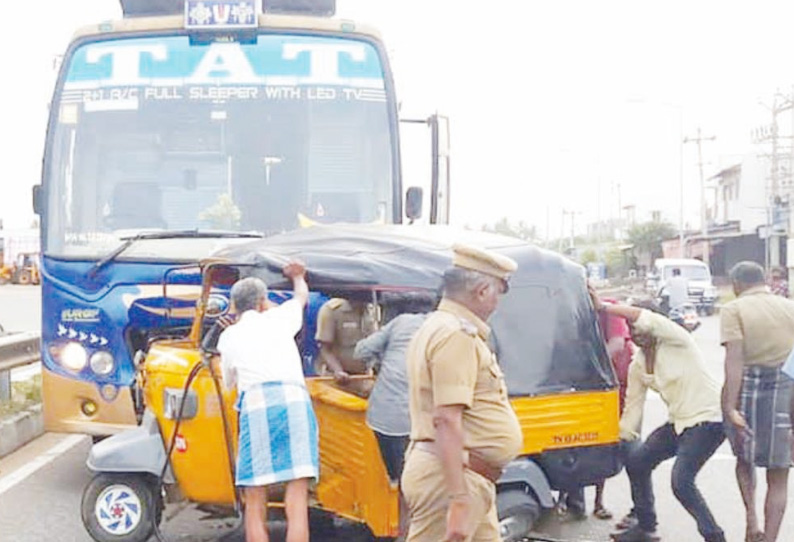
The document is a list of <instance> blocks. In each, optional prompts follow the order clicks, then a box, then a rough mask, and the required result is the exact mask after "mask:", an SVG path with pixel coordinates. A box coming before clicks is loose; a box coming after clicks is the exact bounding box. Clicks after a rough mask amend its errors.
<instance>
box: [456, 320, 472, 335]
mask: <svg viewBox="0 0 794 542" xmlns="http://www.w3.org/2000/svg"><path fill="white" fill-rule="evenodd" d="M458 320H459V321H460V329H462V330H463V332H464V333H465V334H466V335H471V336H472V337H476V336H477V326H475V325H474V324H472V323H471V322H469V321H468V320H466V319H465V318H459V319H458Z"/></svg>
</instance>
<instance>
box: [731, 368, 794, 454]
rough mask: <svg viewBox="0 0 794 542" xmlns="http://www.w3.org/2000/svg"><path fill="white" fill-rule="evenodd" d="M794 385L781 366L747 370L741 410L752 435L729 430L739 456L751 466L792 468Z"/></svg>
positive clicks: (733, 445) (745, 371) (743, 385)
mask: <svg viewBox="0 0 794 542" xmlns="http://www.w3.org/2000/svg"><path fill="white" fill-rule="evenodd" d="M793 384H794V381H792V380H791V378H789V377H788V376H787V375H786V374H785V373H783V372H782V371H781V370H780V368H779V367H760V366H750V367H745V369H744V376H743V378H742V392H741V396H740V401H739V411H740V412H741V413H742V415H743V416H744V419H745V420H746V422H747V425H748V427H749V429H750V431H751V433H749V434H747V433H742V434H737V432H736V431H735V430H733V428H732V427H729V436H730V441H731V445H732V447H733V450H734V453H735V454H736V456H737V457H739V458H741V459H743V460H744V461H745V462H746V463H748V464H750V465H755V466H757V467H764V468H768V469H780V468H786V469H787V468H789V467H790V466H791V439H792V436H791V415H790V408H791V393H792V385H793ZM728 425H730V424H728Z"/></svg>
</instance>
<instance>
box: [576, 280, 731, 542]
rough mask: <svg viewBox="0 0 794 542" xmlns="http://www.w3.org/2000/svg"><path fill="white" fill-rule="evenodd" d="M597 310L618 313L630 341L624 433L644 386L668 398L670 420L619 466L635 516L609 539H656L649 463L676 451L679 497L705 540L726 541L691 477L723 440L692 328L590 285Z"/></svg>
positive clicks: (629, 437) (634, 424)
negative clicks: (613, 301)
mask: <svg viewBox="0 0 794 542" xmlns="http://www.w3.org/2000/svg"><path fill="white" fill-rule="evenodd" d="M590 293H591V296H592V298H593V306H594V307H595V308H596V310H598V311H603V312H606V313H608V314H610V315H612V316H618V317H621V318H624V319H625V320H626V321H627V323H628V326H629V330H630V332H631V340H632V341H633V342H634V344H635V345H636V346H637V348H636V350H635V352H634V356H633V358H632V361H631V365H629V374H628V385H627V388H626V402H625V409H624V411H623V415H622V416H621V418H620V436H621V439H622V440H624V441H629V442H632V441H637V440H639V438H640V426H641V424H642V416H643V410H644V406H645V398H646V395H647V391H648V389H652V390H654V391H657V392H658V393H659V395H660V396H661V397H662V399H663V401H664V402H665V403H666V404H667V409H668V411H669V415H670V418H669V419H670V421H669V422H667V423H665V424H663V425H661V426H660V427H658V428H657V429H656V430H654V431H653V432H652V433H651V434H650V435H649V436H648V438H647V439H646V440H645V442H643V443H642V444H639V445H638V446H637V447H636V448H635V449H634V450H632V451H631V452H630V454H629V457H628V460H627V461H626V472H627V473H628V475H629V482H630V485H631V497H632V501H633V503H634V509H635V512H636V516H637V523H636V524H633V525H631V526H629V527H628V528H627V529H625V530H622V531H618V532H615V533H612V534H611V535H610V536H611V537H612V539H613V540H615V541H616V542H655V541H658V540H659V536H658V535H657V534H656V525H657V518H656V510H655V504H654V495H653V482H652V480H651V475H652V473H653V470H654V469H655V468H656V467H657V466H658V465H659V464H660V463H661V462H662V461H664V460H666V459H670V458H672V457H675V463H674V464H673V472H672V476H671V478H672V480H671V481H672V487H673V493H674V494H675V496H676V498H677V499H678V501H679V502H680V503H681V504H682V505H683V506H684V508H685V509H686V511H687V512H689V514H690V515H691V516H692V518H693V519H694V520H695V522H696V523H697V527H698V532H699V533H700V535H701V536H702V537H703V539H704V540H705V541H706V542H725V534H724V532H723V530H722V529H721V528H720V526H719V525H718V524H717V522H716V521H715V519H714V516H713V515H712V514H711V511H710V510H709V507H708V505H707V504H706V501H705V499H704V498H703V495H702V494H701V493H700V491H699V489H698V487H697V485H696V484H695V478H696V477H697V474H698V473H699V472H700V470H701V469H702V468H703V465H704V464H705V463H706V461H708V459H709V458H710V457H711V456H712V455H714V453H715V452H716V451H717V448H719V446H720V444H721V443H722V442H723V441H724V440H725V434H724V432H723V428H722V411H721V409H720V388H719V384H718V383H717V381H716V380H715V379H714V378H713V377H712V376H711V374H710V373H709V371H708V368H707V367H706V363H705V361H704V359H703V355H702V353H701V352H700V349H699V348H698V346H697V344H696V343H695V340H694V339H693V337H692V335H691V334H690V333H688V332H687V331H686V330H685V329H684V328H682V327H681V326H679V325H678V324H676V323H675V322H673V321H671V320H670V319H669V318H667V317H666V316H664V315H662V314H657V313H655V312H653V311H651V310H648V309H641V308H639V307H633V306H625V305H607V304H604V303H603V302H602V301H601V299H600V298H599V297H598V294H597V293H596V292H595V290H593V289H592V288H591V290H590Z"/></svg>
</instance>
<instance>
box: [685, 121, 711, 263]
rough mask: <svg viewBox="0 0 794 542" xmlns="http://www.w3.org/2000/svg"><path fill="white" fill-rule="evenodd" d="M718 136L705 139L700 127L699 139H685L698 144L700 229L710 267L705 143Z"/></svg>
mask: <svg viewBox="0 0 794 542" xmlns="http://www.w3.org/2000/svg"><path fill="white" fill-rule="evenodd" d="M715 139H717V137H716V136H709V137H703V135H702V134H701V132H700V127H698V135H697V137H691V138H690V137H685V138H684V143H697V146H698V170H699V171H700V227H701V230H702V232H701V235H702V236H703V243H704V245H705V248H704V250H703V263H705V264H706V265H709V259H710V256H711V254H710V252H711V246H710V245H709V239H708V236H709V224H708V217H707V216H706V214H707V213H706V180H705V179H704V178H703V142H704V141H714V140H715Z"/></svg>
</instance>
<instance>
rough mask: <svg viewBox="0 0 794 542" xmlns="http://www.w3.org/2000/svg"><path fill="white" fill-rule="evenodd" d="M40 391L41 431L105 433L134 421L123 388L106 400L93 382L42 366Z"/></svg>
mask: <svg viewBox="0 0 794 542" xmlns="http://www.w3.org/2000/svg"><path fill="white" fill-rule="evenodd" d="M41 393H42V403H43V414H44V429H45V431H53V432H57V433H85V434H89V435H97V436H106V435H113V434H115V433H119V432H121V431H124V430H125V429H129V428H130V427H135V426H136V425H137V424H138V422H137V418H136V416H135V408H134V406H133V403H132V394H131V392H130V388H127V387H122V388H119V389H118V391H117V393H116V395H115V397H114V398H113V399H112V400H106V399H105V398H103V397H102V395H101V394H100V393H99V389H98V388H97V386H96V384H94V383H91V382H85V381H82V380H75V379H72V378H67V377H64V376H61V375H57V374H55V373H53V372H51V371H49V370H47V368H46V367H42V369H41Z"/></svg>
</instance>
